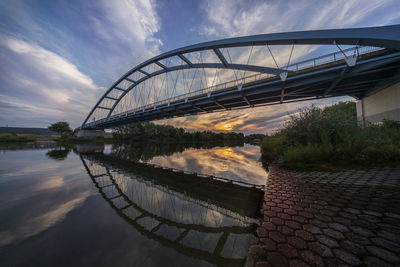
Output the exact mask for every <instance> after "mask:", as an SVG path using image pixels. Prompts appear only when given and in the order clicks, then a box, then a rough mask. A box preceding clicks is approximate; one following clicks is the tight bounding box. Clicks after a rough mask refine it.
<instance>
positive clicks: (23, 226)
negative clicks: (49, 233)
mask: <svg viewBox="0 0 400 267" xmlns="http://www.w3.org/2000/svg"><path fill="white" fill-rule="evenodd" d="M88 195H89V192H83V193H81V194H80V195H79V196H78V197H77V198H75V199H72V200H70V201H68V202H66V203H63V204H61V205H59V206H55V207H53V209H52V210H49V211H48V212H46V213H43V214H41V215H38V216H35V217H32V218H29V219H28V220H26V221H25V220H24V221H22V222H21V223H20V224H18V225H17V226H16V227H15V228H14V229H12V230H10V231H4V232H0V247H1V246H5V245H8V244H11V243H14V242H18V241H21V240H24V239H26V238H28V237H30V236H34V235H36V234H38V233H40V232H42V231H44V230H46V229H47V228H49V227H51V226H53V225H54V224H56V223H57V222H59V221H61V220H63V219H64V218H65V215H66V214H67V213H68V212H70V211H71V210H73V209H74V208H76V207H77V206H79V205H80V204H81V203H82V202H83V201H84V200H85V199H86V197H87V196H88Z"/></svg>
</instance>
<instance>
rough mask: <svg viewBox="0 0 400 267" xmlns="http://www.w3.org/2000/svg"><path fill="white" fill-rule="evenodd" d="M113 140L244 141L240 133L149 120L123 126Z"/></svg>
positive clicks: (115, 133)
mask: <svg viewBox="0 0 400 267" xmlns="http://www.w3.org/2000/svg"><path fill="white" fill-rule="evenodd" d="M113 137H114V140H116V141H117V142H124V143H132V142H138V141H146V142H149V141H150V142H152V141H154V142H163V143H168V142H184V143H196V142H209V141H216V142H236V141H241V142H243V141H244V135H243V134H242V133H235V132H230V133H214V132H211V131H204V132H186V131H185V130H184V129H182V128H175V127H173V126H170V125H158V124H154V123H151V122H144V123H134V124H130V125H127V126H123V127H121V128H119V129H117V130H116V131H114V133H113Z"/></svg>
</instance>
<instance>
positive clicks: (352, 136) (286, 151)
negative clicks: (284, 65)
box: [261, 102, 400, 164]
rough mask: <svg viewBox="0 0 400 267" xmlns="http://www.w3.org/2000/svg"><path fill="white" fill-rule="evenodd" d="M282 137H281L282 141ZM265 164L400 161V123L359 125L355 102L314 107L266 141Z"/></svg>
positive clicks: (299, 115) (295, 117) (301, 113)
mask: <svg viewBox="0 0 400 267" xmlns="http://www.w3.org/2000/svg"><path fill="white" fill-rule="evenodd" d="M278 137H279V138H278ZM261 153H262V157H263V159H264V161H266V162H268V163H270V162H272V161H274V160H277V159H279V158H283V159H284V161H285V162H288V163H350V164H354V163H355V164H388V163H395V162H400V123H399V122H396V121H390V120H385V121H384V122H383V124H381V125H370V126H369V127H366V128H361V127H359V126H358V125H357V118H356V109H355V103H353V102H347V103H339V104H335V105H333V106H330V107H327V108H325V109H320V108H317V107H313V106H312V107H310V108H308V109H303V110H300V111H299V114H298V115H294V116H291V118H290V120H289V121H288V122H287V123H286V125H285V127H284V128H283V129H282V130H281V131H280V132H279V133H278V134H276V135H274V136H270V137H268V138H265V139H264V142H263V144H262V147H261Z"/></svg>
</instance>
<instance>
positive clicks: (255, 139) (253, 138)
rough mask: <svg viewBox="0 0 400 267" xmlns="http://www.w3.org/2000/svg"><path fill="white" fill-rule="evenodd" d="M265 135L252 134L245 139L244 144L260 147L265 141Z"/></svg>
mask: <svg viewBox="0 0 400 267" xmlns="http://www.w3.org/2000/svg"><path fill="white" fill-rule="evenodd" d="M265 136H266V135H265V134H250V135H246V136H245V137H244V142H245V143H248V144H252V145H260V144H261V143H262V141H263V140H264V137H265Z"/></svg>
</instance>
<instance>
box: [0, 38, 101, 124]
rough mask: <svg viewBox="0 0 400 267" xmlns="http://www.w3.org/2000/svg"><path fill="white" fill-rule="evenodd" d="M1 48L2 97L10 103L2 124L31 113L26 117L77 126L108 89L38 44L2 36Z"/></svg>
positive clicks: (3, 112)
mask: <svg viewBox="0 0 400 267" xmlns="http://www.w3.org/2000/svg"><path fill="white" fill-rule="evenodd" d="M0 49H1V50H0V51H1V52H2V54H1V56H0V57H1V58H2V62H3V63H4V64H2V66H0V69H1V72H2V74H1V79H2V80H3V81H4V83H3V84H2V85H1V86H2V88H1V89H2V92H3V94H1V95H2V100H3V101H6V103H7V104H8V106H6V105H4V104H3V105H0V109H1V111H2V112H1V114H2V115H0V119H1V120H2V122H6V121H7V120H10V123H8V124H11V125H12V124H13V123H12V121H15V119H16V118H18V117H19V116H20V115H23V117H24V116H25V115H28V114H27V113H30V114H29V115H28V116H27V117H25V118H29V117H30V119H32V120H35V119H36V118H46V122H45V123H47V121H48V120H50V119H53V120H55V121H56V120H62V119H67V120H68V121H70V122H71V123H73V124H75V125H76V124H77V123H79V122H80V121H82V120H83V117H84V116H85V113H87V112H88V110H89V105H88V103H91V102H94V101H95V99H96V98H97V97H98V96H99V95H100V94H101V92H102V91H103V90H104V88H102V87H100V86H97V85H96V84H95V83H94V81H93V80H92V79H91V78H90V77H89V76H87V75H86V74H84V73H82V72H81V71H79V70H78V68H77V67H76V66H75V65H74V64H72V63H71V62H70V61H69V60H68V59H66V58H64V57H62V56H60V55H58V54H56V53H54V52H52V51H49V50H47V49H45V48H43V47H41V46H39V45H37V44H36V43H33V42H27V41H23V40H20V39H17V38H15V37H12V36H5V35H2V36H0ZM3 103H4V102H3ZM19 112H20V113H19ZM6 113H7V117H6V115H5V114H6ZM10 114H14V115H13V116H12V117H10V118H9V117H8V116H9V115H10ZM19 118H20V117H19ZM21 119H22V118H21ZM21 124H22V122H21ZM14 125H15V124H14ZM41 126H43V123H42V125H41Z"/></svg>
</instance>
